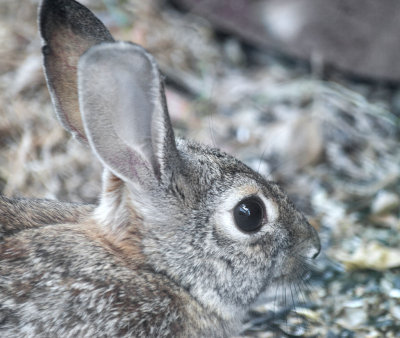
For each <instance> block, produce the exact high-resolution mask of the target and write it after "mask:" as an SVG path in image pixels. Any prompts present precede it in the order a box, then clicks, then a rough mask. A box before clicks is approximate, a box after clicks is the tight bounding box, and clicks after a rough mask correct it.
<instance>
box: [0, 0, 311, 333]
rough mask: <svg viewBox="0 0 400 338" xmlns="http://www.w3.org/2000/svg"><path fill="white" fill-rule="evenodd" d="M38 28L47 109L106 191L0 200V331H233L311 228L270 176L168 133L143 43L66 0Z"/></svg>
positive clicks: (301, 249) (305, 246)
mask: <svg viewBox="0 0 400 338" xmlns="http://www.w3.org/2000/svg"><path fill="white" fill-rule="evenodd" d="M40 27H41V34H42V37H43V39H44V44H45V45H44V48H43V53H44V58H45V70H46V78H47V81H48V86H49V89H50V93H51V95H52V100H53V103H54V105H55V109H56V113H57V116H58V117H59V119H60V121H61V122H62V124H63V125H64V127H65V128H66V129H68V130H69V131H71V133H72V134H74V135H75V136H76V137H77V138H78V139H79V140H80V141H82V142H83V143H84V144H88V145H89V146H90V147H91V149H92V151H93V153H94V154H95V155H96V156H97V158H98V159H99V160H100V161H101V162H102V163H103V165H104V167H105V170H104V176H103V191H102V195H101V197H100V202H99V205H98V206H96V207H94V206H87V205H75V204H63V203H58V202H51V201H40V200H34V201H28V200H8V199H6V198H3V199H1V200H0V221H1V225H0V233H1V234H2V235H3V239H2V241H1V242H0V336H7V337H9V336H15V337H21V336H29V337H36V336H44V337H47V336H49V337H50V336H61V337H77V336H86V337H100V336H102V337H103V336H104V337H114V336H124V337H149V336H154V337H166V336H169V337H190V336H199V337H200V336H202V337H226V336H229V335H232V334H237V333H239V331H240V324H241V321H242V319H243V318H244V315H245V313H246V311H248V309H249V308H250V306H251V305H252V304H253V303H254V301H255V300H256V299H257V297H258V296H259V295H260V294H262V293H263V292H264V291H266V290H267V289H268V288H269V287H270V286H271V285H273V284H275V283H293V282H295V281H296V280H298V279H302V278H304V276H305V274H306V273H307V261H308V260H309V259H311V258H313V257H314V256H316V255H317V254H318V252H319V239H318V236H317V234H316V232H315V230H314V229H313V228H312V227H311V226H310V225H309V224H308V222H307V220H306V219H305V217H304V216H303V215H302V214H301V213H300V212H299V211H297V210H296V209H295V207H294V206H293V204H292V203H291V202H290V201H289V199H288V198H287V196H286V195H285V194H284V193H283V192H282V191H281V189H280V188H279V187H278V186H277V185H276V184H275V183H272V182H269V181H266V180H265V179H264V178H263V177H261V176H260V175H259V174H257V173H255V172H254V171H253V170H251V169H250V168H248V167H247V166H246V165H244V164H243V163H241V162H240V161H238V160H237V159H235V158H233V157H232V156H229V155H227V154H225V153H222V152H220V151H219V150H216V149H212V148H208V147H204V146H201V145H198V144H195V143H191V142H188V141H185V140H175V138H174V136H173V130H172V127H171V124H170V121H169V115H168V111H167V108H166V105H165V97H164V91H163V86H162V83H161V82H160V74H159V71H158V68H157V65H156V63H155V61H154V59H153V58H152V56H151V55H150V54H148V53H147V52H146V51H145V50H144V49H142V48H141V47H139V46H137V45H134V44H130V43H121V42H114V41H113V39H112V37H111V36H110V35H109V33H108V31H107V30H106V29H105V27H104V26H103V25H102V24H101V23H100V21H99V20H98V19H97V18H95V17H94V16H93V14H92V13H91V12H89V10H88V9H86V8H85V7H83V6H82V5H80V4H78V3H76V2H75V1H73V0H52V1H51V0H44V1H43V3H42V6H41V11H40ZM64 75H65V76H64ZM78 101H79V102H78ZM255 195H257V196H258V197H259V198H260V199H261V200H262V201H263V203H264V204H265V210H266V217H265V219H264V220H263V225H262V227H261V228H260V230H258V231H257V232H255V233H251V234H249V233H244V232H242V231H240V230H239V229H238V228H237V227H236V225H235V222H234V219H233V216H232V209H233V207H234V206H235V205H236V204H237V203H239V202H240V201H241V200H243V199H244V198H246V197H248V196H255Z"/></svg>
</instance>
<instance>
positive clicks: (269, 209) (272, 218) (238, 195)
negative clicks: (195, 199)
mask: <svg viewBox="0 0 400 338" xmlns="http://www.w3.org/2000/svg"><path fill="white" fill-rule="evenodd" d="M251 196H255V197H257V198H259V199H260V200H261V201H262V203H263V204H264V206H265V214H266V217H265V218H264V222H265V224H263V225H261V227H260V229H259V230H257V231H256V232H254V233H246V232H243V231H241V230H240V229H239V228H238V227H237V225H236V222H235V219H234V215H233V210H234V208H235V206H237V205H238V204H239V203H240V202H241V201H243V200H245V199H246V198H249V197H251ZM221 200H222V203H221V205H220V208H219V209H218V210H217V212H216V213H215V214H214V224H215V225H216V229H217V231H219V232H220V233H221V234H222V235H223V236H226V237H229V238H231V239H233V240H238V241H246V240H249V239H250V238H254V236H257V237H258V236H262V235H264V234H266V233H268V232H270V231H272V229H271V228H270V227H268V224H272V223H274V222H276V220H277V219H278V218H279V207H278V204H277V203H276V202H274V201H273V200H272V199H268V198H266V197H265V196H264V195H263V194H262V193H261V191H260V189H259V188H258V186H257V185H246V186H244V187H241V188H236V189H234V190H233V191H230V192H227V193H226V195H225V196H222V198H221Z"/></svg>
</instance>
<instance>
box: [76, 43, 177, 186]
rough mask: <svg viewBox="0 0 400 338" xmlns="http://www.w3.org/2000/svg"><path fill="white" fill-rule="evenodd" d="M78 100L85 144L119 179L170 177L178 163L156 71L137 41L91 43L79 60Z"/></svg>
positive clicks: (144, 181)
mask: <svg viewBox="0 0 400 338" xmlns="http://www.w3.org/2000/svg"><path fill="white" fill-rule="evenodd" d="M78 87H79V101H80V108H81V111H82V117H83V122H84V126H85V131H86V135H87V137H88V140H89V144H90V146H91V147H92V149H93V151H94V152H95V154H96V155H97V156H98V158H99V159H100V160H101V161H102V162H103V164H104V165H105V167H107V168H108V169H110V170H111V171H112V172H113V173H114V174H115V175H117V176H118V177H120V178H121V179H123V180H125V181H129V182H133V183H138V184H139V185H147V184H153V183H154V182H160V181H164V180H169V179H170V176H171V175H172V173H173V172H174V171H175V170H178V169H179V167H180V163H181V161H180V156H179V154H178V150H177V148H176V144H175V138H174V133H173V130H172V126H171V122H170V118H169V115H168V110H167V107H166V104H165V95H164V89H163V85H162V82H161V79H160V73H159V70H158V67H157V65H156V63H155V61H154V59H153V57H152V56H151V55H150V54H149V53H148V52H146V51H145V50H144V49H143V48H142V47H140V46H138V45H135V44H132V43H127V42H117V43H103V44H100V45H96V46H93V47H92V48H91V49H89V51H88V52H86V53H85V54H84V55H83V56H82V58H81V60H80V61H79V68H78Z"/></svg>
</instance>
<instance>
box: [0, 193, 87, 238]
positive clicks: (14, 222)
mask: <svg viewBox="0 0 400 338" xmlns="http://www.w3.org/2000/svg"><path fill="white" fill-rule="evenodd" d="M93 209H94V205H89V204H79V203H67V202H59V201H53V200H46V199H27V198H14V199H10V198H7V197H5V196H0V236H1V237H3V236H10V235H12V234H14V233H16V232H18V231H21V230H25V229H29V228H36V227H41V226H44V225H49V224H62V223H77V222H79V221H82V220H84V218H85V217H87V215H88V214H89V213H90V212H91V211H92V210H93Z"/></svg>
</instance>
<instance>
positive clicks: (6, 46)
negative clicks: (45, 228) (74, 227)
mask: <svg viewBox="0 0 400 338" xmlns="http://www.w3.org/2000/svg"><path fill="white" fill-rule="evenodd" d="M81 3H83V4H84V5H85V6H87V7H89V8H90V9H91V10H92V11H93V12H94V13H95V14H96V15H97V16H98V17H99V18H100V19H101V20H102V21H103V22H104V23H105V25H106V26H107V27H108V28H109V29H110V31H111V32H112V34H113V35H114V36H115V38H116V39H119V40H130V41H134V42H136V43H139V44H142V45H143V46H145V47H146V48H147V49H148V50H149V51H150V52H151V53H153V54H154V55H155V56H156V59H157V60H158V62H159V65H160V67H161V69H162V71H163V73H164V74H165V76H166V84H167V88H166V89H167V100H168V103H169V110H170V114H171V117H172V121H173V125H174V127H175V130H176V133H177V135H179V136H183V137H187V138H192V139H195V140H197V141H199V142H203V143H207V144H209V145H212V146H215V147H218V148H221V149H223V150H224V151H226V152H229V153H231V154H233V155H235V156H237V157H238V158H240V159H241V160H243V161H244V162H245V163H247V164H248V165H249V166H251V167H252V168H253V169H255V170H257V171H259V172H260V173H262V174H263V175H265V176H266V177H268V178H269V179H271V180H275V181H278V182H279V183H280V184H281V185H282V186H283V187H284V189H285V190H286V191H287V192H288V193H289V195H290V196H291V198H292V200H293V201H294V202H295V204H296V205H297V206H298V207H299V208H300V209H301V210H303V211H304V212H305V213H306V214H307V216H308V217H309V220H310V223H311V224H312V225H313V226H314V227H315V228H317V230H318V231H319V233H320V236H321V240H322V244H323V253H322V254H321V256H320V257H319V259H318V260H317V262H316V271H315V272H314V273H313V274H312V276H311V279H310V281H309V283H307V284H310V285H309V286H308V287H307V288H305V289H304V291H303V292H301V293H300V292H296V293H297V295H295V297H294V298H293V299H292V297H291V296H290V297H289V295H288V297H287V298H288V299H286V297H281V296H278V297H277V299H268V297H266V298H265V299H263V300H261V301H260V302H259V304H257V305H256V306H255V308H254V310H253V311H252V312H251V313H250V314H249V316H248V321H247V322H246V323H245V324H244V327H243V336H251V337H272V336H275V337H276V336H278V337H279V336H290V337H297V336H306V337H330V338H333V337H399V336H400V273H399V272H400V233H399V230H400V193H399V192H400V146H399V140H400V124H399V118H400V90H399V86H398V84H399V82H400V38H399V34H398V32H399V31H400V3H398V2H397V1H395V0H381V1H373V0H362V1H361V0H357V1H356V0H353V1H339V0H330V1H327V0H326V1H321V0H319V1H317V0H315V1H313V0H252V1H246V0H220V1H211V0H170V1H167V0H151V1H141V0H102V1H99V0H96V1H95V0H84V1H81ZM37 6H38V0H0V110H1V112H0V113H1V115H0V116H1V117H0V150H1V151H0V192H1V193H2V194H5V195H7V196H24V197H41V198H50V199H59V200H62V201H74V202H80V201H84V202H89V203H95V202H96V200H97V196H98V195H99V192H100V176H101V167H100V165H99V163H98V162H97V160H96V159H95V158H94V157H93V156H92V155H91V153H90V151H89V150H88V149H86V148H85V147H84V146H82V145H81V144H79V143H78V142H77V141H75V140H73V139H71V138H70V136H69V135H68V134H67V133H66V132H65V131H64V130H63V129H62V128H61V127H60V125H59V124H58V122H57V120H56V118H55V115H54V112H53V109H52V106H51V102H50V97H49V94H48V91H47V88H46V84H45V80H44V76H43V73H42V65H41V63H42V59H41V52H40V48H41V41H40V38H39V35H38V32H37V24H36V13H37ZM281 289H282V288H281ZM278 293H282V290H278Z"/></svg>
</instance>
